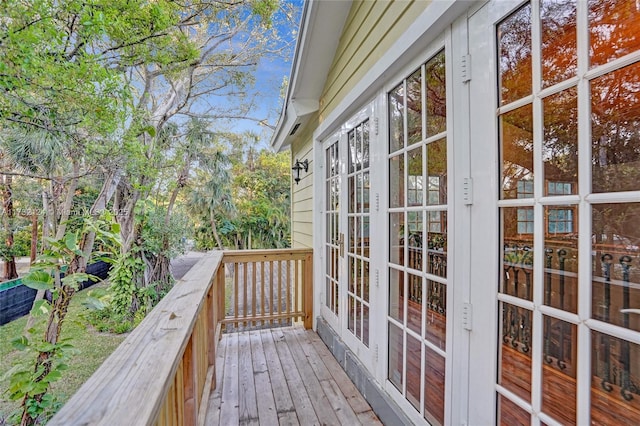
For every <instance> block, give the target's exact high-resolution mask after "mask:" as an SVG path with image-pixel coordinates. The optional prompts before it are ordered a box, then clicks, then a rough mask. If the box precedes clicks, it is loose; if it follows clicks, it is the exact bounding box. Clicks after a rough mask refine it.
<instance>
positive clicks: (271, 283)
mask: <svg viewBox="0 0 640 426" xmlns="http://www.w3.org/2000/svg"><path fill="white" fill-rule="evenodd" d="M273 288H274V286H273V260H272V261H271V262H269V313H270V314H273V313H274V310H273ZM272 324H273V322H272V321H271V320H269V325H272Z"/></svg>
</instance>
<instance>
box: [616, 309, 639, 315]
mask: <svg viewBox="0 0 640 426" xmlns="http://www.w3.org/2000/svg"><path fill="white" fill-rule="evenodd" d="M620 313H621V314H637V315H640V309H620Z"/></svg>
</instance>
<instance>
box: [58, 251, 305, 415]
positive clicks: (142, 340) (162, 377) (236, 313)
mask: <svg viewBox="0 0 640 426" xmlns="http://www.w3.org/2000/svg"><path fill="white" fill-rule="evenodd" d="M312 258H313V252H312V250H310V249H309V250H307V249H283V250H260V251H257V250H256V251H252V250H247V251H230V252H211V253H208V254H207V255H206V256H204V257H203V258H202V259H201V260H200V261H199V262H198V263H197V264H196V265H195V266H194V267H193V268H192V269H191V270H190V271H189V272H188V273H187V274H186V275H185V277H184V278H183V279H182V280H181V281H180V282H179V283H177V284H176V285H175V286H174V288H173V289H172V290H171V291H170V292H169V293H168V294H167V295H166V296H165V297H164V298H163V299H162V300H161V301H160V303H159V304H158V305H157V306H156V307H155V308H154V309H153V311H151V313H150V314H149V315H148V316H147V317H146V318H145V319H144V320H143V321H142V323H140V325H138V327H136V329H135V330H134V331H133V332H132V333H131V334H130V335H129V336H128V337H127V339H125V341H124V342H122V343H121V344H120V346H119V347H118V348H117V349H116V350H115V351H114V352H113V353H112V354H111V356H109V358H107V360H106V361H105V362H104V363H103V364H102V366H100V368H99V369H98V370H97V371H96V372H95V373H94V374H93V376H91V377H90V378H89V380H87V382H85V383H84V385H83V386H82V387H81V388H80V389H79V390H78V392H76V394H75V395H74V396H73V397H72V398H71V399H70V400H69V401H68V402H67V403H66V404H65V405H64V406H63V407H62V409H61V410H60V411H59V412H58V413H57V414H56V415H55V416H54V417H53V419H51V421H50V422H49V424H50V425H70V424H84V425H152V424H155V425H195V424H198V425H202V424H204V419H205V416H206V410H207V402H208V400H209V394H210V392H211V390H212V389H213V387H214V386H215V383H216V380H215V374H216V372H215V359H216V346H217V342H218V340H219V338H220V333H222V332H223V328H224V327H225V326H226V325H232V324H233V325H235V326H238V325H250V326H256V325H265V326H268V325H271V326H274V325H276V326H277V325H279V324H283V323H282V322H281V321H287V322H286V323H290V321H303V322H304V326H305V328H311V325H312V319H313V311H312V308H313V298H312V297H313V294H312V288H313V283H312V270H313V264H312V262H313V260H312ZM263 272H271V273H273V278H272V275H269V273H263ZM269 289H270V290H273V291H269ZM256 296H258V299H259V300H256ZM283 296H284V297H283ZM265 300H266V302H265Z"/></svg>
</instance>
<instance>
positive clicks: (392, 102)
mask: <svg viewBox="0 0 640 426" xmlns="http://www.w3.org/2000/svg"><path fill="white" fill-rule="evenodd" d="M403 147H404V84H400V85H399V86H398V87H396V88H395V89H393V90H392V91H391V92H390V93H389V152H390V153H391V152H394V151H397V150H399V149H400V148H403Z"/></svg>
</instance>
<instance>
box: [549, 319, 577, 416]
mask: <svg viewBox="0 0 640 426" xmlns="http://www.w3.org/2000/svg"><path fill="white" fill-rule="evenodd" d="M543 325H544V352H543V362H544V364H543V367H542V411H543V412H544V413H546V414H548V415H550V416H551V417H553V418H554V419H555V420H557V421H558V422H560V423H563V424H575V423H576V380H575V379H576V367H577V363H576V355H577V348H576V343H577V337H576V336H577V331H576V326H575V324H569V323H568V322H564V321H561V320H559V319H556V318H551V317H548V316H544V317H543ZM559 395H562V403H559V402H560V401H559V400H558V396H559Z"/></svg>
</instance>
